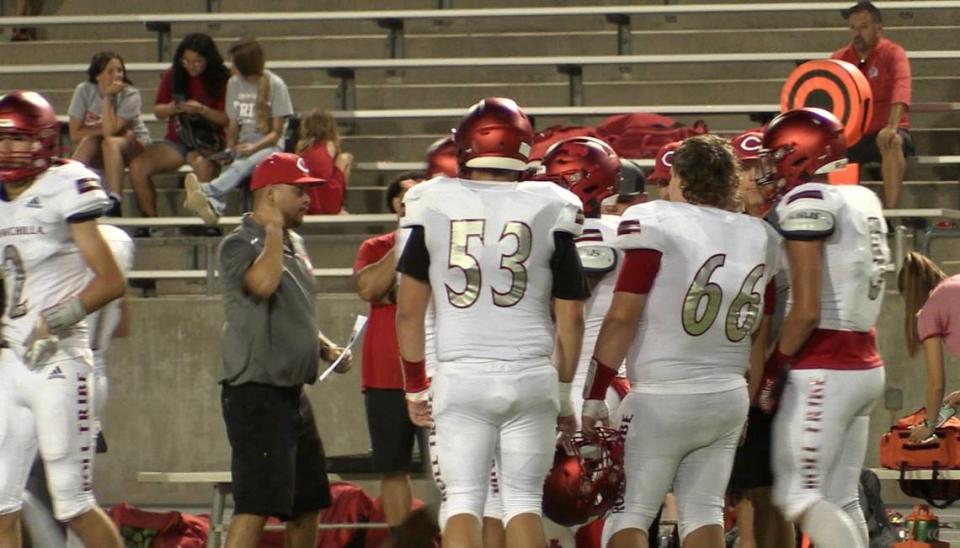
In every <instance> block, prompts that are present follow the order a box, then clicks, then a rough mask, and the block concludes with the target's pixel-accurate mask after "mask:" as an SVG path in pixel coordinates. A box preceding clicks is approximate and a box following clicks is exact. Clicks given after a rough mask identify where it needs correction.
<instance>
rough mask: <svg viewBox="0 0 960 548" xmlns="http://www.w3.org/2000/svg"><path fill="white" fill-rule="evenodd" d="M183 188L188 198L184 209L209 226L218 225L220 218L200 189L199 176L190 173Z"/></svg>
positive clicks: (184, 203)
mask: <svg viewBox="0 0 960 548" xmlns="http://www.w3.org/2000/svg"><path fill="white" fill-rule="evenodd" d="M183 186H184V188H185V189H186V191H187V197H186V199H185V200H184V201H183V207H185V208H187V209H189V210H190V211H192V212H193V213H195V214H196V215H197V216H199V217H200V218H201V219H203V222H205V223H207V224H208V225H215V224H217V220H218V219H219V218H220V216H219V215H218V214H217V212H216V211H215V210H214V209H213V207H212V206H211V205H210V201H209V200H207V195H206V194H204V192H203V190H202V189H201V188H200V181H198V180H197V176H196V175H194V174H193V173H188V174H187V176H186V177H185V178H184V180H183Z"/></svg>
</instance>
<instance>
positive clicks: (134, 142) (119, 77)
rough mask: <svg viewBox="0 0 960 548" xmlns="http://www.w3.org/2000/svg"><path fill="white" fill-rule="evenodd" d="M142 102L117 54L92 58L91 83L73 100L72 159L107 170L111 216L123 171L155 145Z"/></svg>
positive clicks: (104, 53) (116, 206)
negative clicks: (150, 146)
mask: <svg viewBox="0 0 960 548" xmlns="http://www.w3.org/2000/svg"><path fill="white" fill-rule="evenodd" d="M141 103H142V100H141V98H140V90H138V89H137V88H135V87H133V83H132V82H131V81H130V80H129V79H128V78H127V69H126V66H125V65H124V64H123V58H122V57H120V56H119V55H117V54H116V53H114V52H112V51H101V52H99V53H97V54H96V55H94V56H93V59H92V60H91V61H90V67H89V68H87V81H86V82H83V83H81V84H79V85H77V89H76V90H75V91H74V92H73V98H72V99H71V100H70V108H69V110H68V114H69V115H70V140H71V141H73V144H74V146H75V147H76V148H75V149H74V151H73V159H74V160H78V161H80V162H83V163H84V164H86V165H88V166H91V167H95V168H102V169H103V179H104V182H106V191H107V193H108V195H109V196H110V201H111V202H112V206H111V208H110V210H109V211H108V212H107V215H112V216H119V215H120V202H121V199H122V198H121V197H122V196H123V169H124V167H125V166H126V164H127V163H129V162H130V161H131V160H132V159H133V158H135V157H136V156H137V155H138V154H140V153H141V152H143V149H144V148H145V147H146V146H147V145H149V144H150V132H149V131H147V126H146V125H145V124H144V123H143V120H141V119H140V106H141Z"/></svg>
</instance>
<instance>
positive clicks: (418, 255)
mask: <svg viewBox="0 0 960 548" xmlns="http://www.w3.org/2000/svg"><path fill="white" fill-rule="evenodd" d="M397 271H398V272H402V273H403V274H406V275H407V276H413V277H414V278H416V279H418V280H420V281H421V282H427V283H429V282H430V253H428V252H427V242H426V239H425V238H424V235H423V227H422V226H415V227H413V228H411V229H410V238H408V239H407V245H406V246H404V248H403V254H402V255H400V262H399V263H397Z"/></svg>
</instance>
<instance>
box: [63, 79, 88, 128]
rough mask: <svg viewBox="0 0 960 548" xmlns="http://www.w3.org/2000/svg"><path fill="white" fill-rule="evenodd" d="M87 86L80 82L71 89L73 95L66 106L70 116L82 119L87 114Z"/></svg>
mask: <svg viewBox="0 0 960 548" xmlns="http://www.w3.org/2000/svg"><path fill="white" fill-rule="evenodd" d="M86 90H87V86H86V85H84V84H80V85H78V86H77V88H76V89H75V90H73V97H71V98H70V107H69V108H67V115H68V116H70V117H71V118H79V119H80V120H83V119H84V118H86V116H87V93H86Z"/></svg>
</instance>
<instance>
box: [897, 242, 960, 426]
mask: <svg viewBox="0 0 960 548" xmlns="http://www.w3.org/2000/svg"><path fill="white" fill-rule="evenodd" d="M897 285H898V287H899V289H900V294H901V295H903V300H904V327H905V331H906V336H907V352H908V353H909V354H910V356H915V355H916V354H917V351H918V350H919V349H920V347H921V346H922V347H923V355H924V358H925V361H926V370H927V381H926V390H925V394H926V396H925V402H926V409H927V417H926V419H925V420H924V424H923V425H921V426H918V427H916V428H914V429H913V430H912V431H911V432H910V438H911V439H912V440H914V441H922V440H925V439H927V438H929V437H930V436H931V435H932V434H933V430H934V428H936V426H937V425H936V424H935V422H936V420H937V419H936V414H937V410H938V409H940V406H941V405H943V404H944V403H948V404H950V405H952V406H953V407H954V408H957V407H960V391H956V392H952V393H951V394H950V395H949V396H947V398H946V400H944V398H943V390H944V384H945V383H944V378H945V375H944V368H943V346H944V345H946V347H947V350H949V351H950V353H951V354H953V355H954V356H956V357H958V358H960V329H958V328H957V326H958V322H960V276H949V277H948V276H947V275H946V273H944V271H943V270H941V269H940V267H939V266H937V264H936V263H934V262H933V261H931V260H930V259H928V258H927V257H925V256H923V255H921V254H920V253H917V252H915V251H911V252H910V253H908V254H907V256H906V257H905V258H904V262H903V268H901V269H900V275H899V277H898V279H897Z"/></svg>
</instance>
